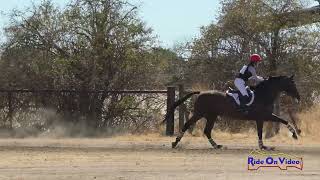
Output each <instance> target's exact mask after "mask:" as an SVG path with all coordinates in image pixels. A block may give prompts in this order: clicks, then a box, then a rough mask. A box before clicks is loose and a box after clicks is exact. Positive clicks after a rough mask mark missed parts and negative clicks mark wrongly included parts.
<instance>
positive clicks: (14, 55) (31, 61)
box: [0, 0, 173, 129]
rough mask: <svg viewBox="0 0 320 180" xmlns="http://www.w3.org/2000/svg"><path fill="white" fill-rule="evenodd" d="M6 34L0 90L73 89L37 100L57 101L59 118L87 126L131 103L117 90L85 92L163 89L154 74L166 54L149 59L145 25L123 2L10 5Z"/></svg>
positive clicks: (160, 69) (110, 117) (150, 44)
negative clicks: (23, 7) (60, 6)
mask: <svg viewBox="0 0 320 180" xmlns="http://www.w3.org/2000/svg"><path fill="white" fill-rule="evenodd" d="M6 35H7V42H6V43H5V44H4V45H3V54H2V58H1V64H0V66H1V68H2V70H3V72H4V73H3V75H2V77H1V79H0V81H1V82H2V85H1V86H2V88H7V87H10V88H28V89H75V90H81V91H83V92H82V93H81V94H80V95H79V96H78V95H70V94H69V95H63V96H61V98H60V99H58V101H59V102H56V101H57V100H56V99H55V97H52V99H49V97H43V99H46V103H45V104H50V102H55V103H53V104H55V105H53V106H58V105H57V103H58V104H60V105H59V106H58V107H59V108H60V110H59V111H60V112H63V114H64V117H66V119H72V121H73V122H78V121H82V120H84V121H85V122H86V123H87V125H88V127H91V128H93V129H95V128H99V127H102V126H104V125H106V124H110V123H112V122H113V120H114V119H116V118H115V116H121V113H124V112H125V110H126V109H128V107H129V106H131V105H134V104H136V103H135V100H128V98H127V97H124V96H123V95H119V94H107V93H101V94H97V93H87V92H85V91H87V90H100V89H103V90H117V89H136V88H141V89H144V88H155V87H163V83H162V82H159V81H157V76H155V75H154V73H157V72H163V69H165V66H166V65H163V66H161V63H162V64H163V62H161V61H166V60H163V59H152V58H151V57H153V56H155V54H157V53H156V52H155V51H154V50H153V49H152V47H154V44H153V42H154V38H153V35H152V30H151V29H150V28H148V27H146V25H145V24H144V22H142V21H141V20H140V19H139V18H138V16H137V7H136V6H134V5H132V4H130V3H128V2H126V1H124V0H75V1H72V2H71V3H70V4H69V5H67V6H66V9H64V10H61V9H58V8H56V7H55V6H54V5H53V3H52V2H51V1H50V0H45V1H43V2H42V3H41V4H40V5H38V6H37V5H33V7H32V8H31V9H30V10H27V11H13V12H12V14H11V24H10V25H9V26H8V27H6ZM154 53H155V54H154ZM171 56H173V55H171ZM129 99H130V98H129ZM124 102H125V103H124ZM119 103H120V104H122V105H121V106H120V105H119ZM123 104H125V105H123ZM51 105H52V103H51ZM103 113H105V114H106V115H104V116H102V114H103ZM108 121H111V122H108Z"/></svg>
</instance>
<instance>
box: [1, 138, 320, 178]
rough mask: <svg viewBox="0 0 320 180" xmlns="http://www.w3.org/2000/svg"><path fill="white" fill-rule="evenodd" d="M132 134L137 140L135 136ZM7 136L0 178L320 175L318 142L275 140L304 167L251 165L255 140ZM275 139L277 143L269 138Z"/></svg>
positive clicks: (313, 176) (4, 141)
mask: <svg viewBox="0 0 320 180" xmlns="http://www.w3.org/2000/svg"><path fill="white" fill-rule="evenodd" d="M133 140H134V141H133ZM172 140H173V138H150V139H148V138H145V139H139V138H138V139H132V138H108V139H3V140H0V159H1V161H0V179H17V180H25V179H26V180H29V179H260V180H261V179H272V178H273V179H277V180H278V179H290V180H295V179H299V180H301V179H316V180H319V179H320V146H319V145H312V144H308V145H302V144H299V143H298V144H292V143H289V144H286V145H282V146H279V145H277V150H276V152H285V153H289V154H294V155H298V156H302V157H303V158H304V169H303V171H300V170H295V169H289V170H287V171H280V170H278V169H263V170H258V171H254V172H253V171H248V170H246V168H247V164H246V163H247V157H248V154H249V151H250V150H252V149H254V148H256V145H255V143H252V142H247V143H242V144H241V145H236V144H235V143H234V141H229V140H224V141H222V144H226V145H227V147H228V149H225V150H212V149H210V146H209V144H208V143H207V141H206V140H205V139H203V138H191V137H188V138H186V140H185V141H183V142H182V144H181V145H180V146H179V148H178V149H174V150H173V149H171V148H170V142H171V141H172ZM269 144H273V145H276V144H277V143H273V142H269Z"/></svg>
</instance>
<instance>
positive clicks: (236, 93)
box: [226, 86, 255, 106]
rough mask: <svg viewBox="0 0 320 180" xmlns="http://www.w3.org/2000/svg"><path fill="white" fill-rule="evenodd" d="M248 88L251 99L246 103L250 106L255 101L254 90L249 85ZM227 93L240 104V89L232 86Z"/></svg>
mask: <svg viewBox="0 0 320 180" xmlns="http://www.w3.org/2000/svg"><path fill="white" fill-rule="evenodd" d="M246 90H247V92H248V95H249V99H250V101H249V102H248V103H247V104H246V105H247V106H250V105H251V104H252V103H253V101H254V98H255V97H254V92H253V91H252V90H251V89H250V87H249V86H247V87H246ZM226 95H227V96H230V97H231V98H233V100H234V101H235V103H236V104H237V105H238V106H239V105H240V99H239V97H240V96H241V93H240V91H239V90H235V89H232V88H231V87H229V89H228V90H227V91H226Z"/></svg>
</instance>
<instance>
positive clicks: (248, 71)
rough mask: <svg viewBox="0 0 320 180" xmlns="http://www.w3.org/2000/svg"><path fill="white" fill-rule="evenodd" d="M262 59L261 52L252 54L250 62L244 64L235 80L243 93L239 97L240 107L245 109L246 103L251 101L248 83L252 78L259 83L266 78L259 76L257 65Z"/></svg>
mask: <svg viewBox="0 0 320 180" xmlns="http://www.w3.org/2000/svg"><path fill="white" fill-rule="evenodd" d="M260 61H262V58H261V57H260V55H259V54H252V55H251V56H250V63H249V64H248V65H244V66H243V67H242V69H241V70H240V72H239V74H238V76H237V78H236V79H235V80H234V84H235V86H236V87H237V89H238V90H239V91H240V93H241V95H242V96H240V97H239V100H240V109H241V110H242V109H245V108H246V104H247V103H248V102H249V100H250V99H249V95H248V92H247V90H246V83H247V81H248V80H249V79H250V80H251V79H252V80H253V81H255V82H256V83H259V82H261V81H263V80H264V79H263V78H262V77H260V76H257V73H256V69H255V66H256V65H257V63H258V62H260Z"/></svg>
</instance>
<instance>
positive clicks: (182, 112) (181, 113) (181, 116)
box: [179, 84, 186, 132]
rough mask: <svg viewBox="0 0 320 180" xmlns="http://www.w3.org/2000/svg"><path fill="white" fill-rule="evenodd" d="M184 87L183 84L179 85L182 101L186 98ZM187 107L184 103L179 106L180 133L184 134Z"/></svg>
mask: <svg viewBox="0 0 320 180" xmlns="http://www.w3.org/2000/svg"><path fill="white" fill-rule="evenodd" d="M184 94H185V92H184V86H183V84H180V85H179V99H181V98H182V97H183V96H184ZM185 111H186V106H185V104H184V103H182V104H181V105H180V106H179V131H180V132H182V128H183V126H184V116H185Z"/></svg>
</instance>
